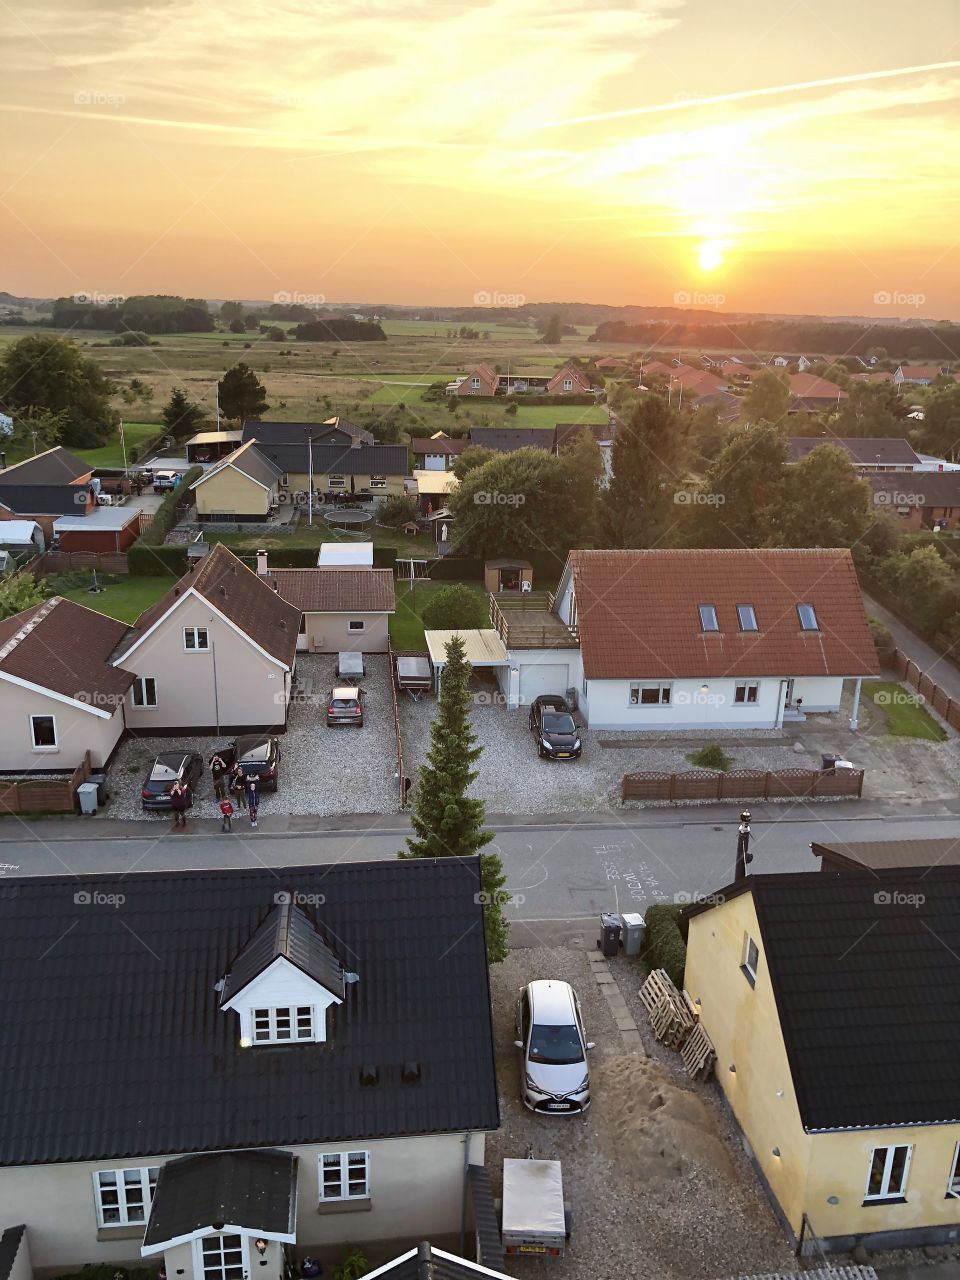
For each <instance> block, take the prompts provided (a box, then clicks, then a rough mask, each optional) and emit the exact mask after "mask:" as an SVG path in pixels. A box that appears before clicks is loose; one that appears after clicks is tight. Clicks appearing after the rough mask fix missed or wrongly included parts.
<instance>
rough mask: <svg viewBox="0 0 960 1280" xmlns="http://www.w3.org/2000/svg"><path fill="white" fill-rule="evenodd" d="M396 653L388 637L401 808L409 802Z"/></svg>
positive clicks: (388, 658) (398, 789)
mask: <svg viewBox="0 0 960 1280" xmlns="http://www.w3.org/2000/svg"><path fill="white" fill-rule="evenodd" d="M396 656H397V655H396V654H395V653H394V651H393V645H392V644H391V643H390V638H389V636H388V637H387V661H388V662H389V663H390V696H391V698H392V699H393V731H394V733H395V734H396V738H397V791H398V796H397V799H398V800H399V804H400V808H401V809H404V808H405V807H406V803H407V775H406V771H405V770H404V767H403V736H402V734H401V733H400V708H399V706H398V705H397V673H396V663H395V661H394V660H395V658H396Z"/></svg>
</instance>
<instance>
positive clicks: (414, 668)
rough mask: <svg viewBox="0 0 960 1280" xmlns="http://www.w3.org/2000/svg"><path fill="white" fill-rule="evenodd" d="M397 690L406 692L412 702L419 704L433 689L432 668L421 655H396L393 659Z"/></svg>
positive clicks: (427, 659) (425, 657) (426, 658)
mask: <svg viewBox="0 0 960 1280" xmlns="http://www.w3.org/2000/svg"><path fill="white" fill-rule="evenodd" d="M394 672H395V678H396V682H397V688H398V689H399V690H400V691H401V692H403V691H406V692H407V693H408V694H409V695H410V697H411V698H412V699H413V700H414V702H419V701H420V699H421V698H422V697H423V695H424V694H425V693H429V692H430V690H431V689H432V688H433V666H432V665H431V663H430V659H429V657H428V656H427V655H426V654H425V653H423V654H406V653H398V654H397V656H396V658H395V659H394Z"/></svg>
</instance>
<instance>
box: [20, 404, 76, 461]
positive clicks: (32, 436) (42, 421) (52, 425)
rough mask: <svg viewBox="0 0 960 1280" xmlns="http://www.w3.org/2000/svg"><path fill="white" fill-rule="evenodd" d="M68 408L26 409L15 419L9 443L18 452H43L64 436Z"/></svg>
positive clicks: (56, 443)
mask: <svg viewBox="0 0 960 1280" xmlns="http://www.w3.org/2000/svg"><path fill="white" fill-rule="evenodd" d="M66 416H67V415H66V410H61V412H60V413H50V412H49V411H48V410H47V409H25V410H23V411H22V412H20V413H17V414H16V415H15V416H14V419H13V431H12V433H11V434H10V435H9V436H8V437H7V444H8V446H9V447H11V448H12V449H13V450H14V451H16V452H17V453H29V454H31V455H32V454H35V453H43V452H44V450H45V449H52V448H53V447H54V445H58V444H59V443H60V441H61V439H62V438H63V427H64V422H65V421H66Z"/></svg>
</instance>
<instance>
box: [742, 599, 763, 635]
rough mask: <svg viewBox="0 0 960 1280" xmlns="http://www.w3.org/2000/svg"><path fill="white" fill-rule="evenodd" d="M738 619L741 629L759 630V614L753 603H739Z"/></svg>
mask: <svg viewBox="0 0 960 1280" xmlns="http://www.w3.org/2000/svg"><path fill="white" fill-rule="evenodd" d="M737 621H738V622H739V623H740V630H741V631H759V630H760V628H759V627H758V626H757V614H756V610H755V609H754V607H753V605H752V604H738V605H737Z"/></svg>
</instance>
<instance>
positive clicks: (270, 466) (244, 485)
mask: <svg viewBox="0 0 960 1280" xmlns="http://www.w3.org/2000/svg"><path fill="white" fill-rule="evenodd" d="M282 476H283V473H282V471H281V470H280V468H279V467H278V466H277V465H276V464H275V463H273V462H271V461H270V459H269V458H268V457H266V456H265V455H264V454H263V453H261V451H260V450H259V449H258V448H257V446H256V441H255V440H248V441H247V443H246V444H242V445H241V446H240V448H239V449H235V450H234V451H233V453H230V454H228V455H227V456H226V457H225V458H224V459H223V460H222V461H220V462H218V463H216V464H215V465H214V466H212V467H211V468H210V469H209V470H208V471H206V472H204V474H203V475H202V476H201V477H200V479H199V480H197V481H196V482H195V483H194V484H192V485H191V486H190V488H191V489H192V491H193V494H194V498H195V500H196V503H197V519H198V520H199V521H200V522H201V523H203V522H204V521H209V522H215V521H218V520H226V521H231V522H234V521H236V522H237V523H243V522H244V521H250V522H257V521H259V522H263V521H265V520H266V519H267V517H268V516H269V514H270V510H271V508H272V507H276V505H277V503H278V502H279V493H280V482H281V479H282Z"/></svg>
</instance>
